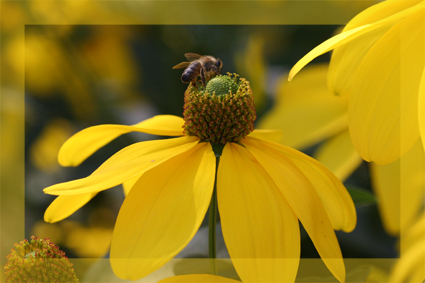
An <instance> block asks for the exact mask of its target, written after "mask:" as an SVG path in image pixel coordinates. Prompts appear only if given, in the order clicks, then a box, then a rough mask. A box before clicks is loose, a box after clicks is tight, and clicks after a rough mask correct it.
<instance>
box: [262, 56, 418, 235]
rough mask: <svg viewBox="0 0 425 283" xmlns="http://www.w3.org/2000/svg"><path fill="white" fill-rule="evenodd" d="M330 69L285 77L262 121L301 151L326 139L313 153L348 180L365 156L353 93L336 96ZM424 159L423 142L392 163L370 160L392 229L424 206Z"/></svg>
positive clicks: (314, 68) (381, 207) (381, 204)
mask: <svg viewBox="0 0 425 283" xmlns="http://www.w3.org/2000/svg"><path fill="white" fill-rule="evenodd" d="M327 73H328V65H327V64H316V65H312V66H309V67H307V68H306V69H305V70H304V72H302V73H300V74H299V75H298V76H297V77H296V78H294V80H293V81H292V82H290V83H288V82H287V76H282V78H281V79H280V81H279V83H278V86H277V101H276V105H275V107H274V108H273V109H272V110H271V111H270V112H269V113H268V114H267V115H266V116H264V118H263V119H262V120H261V121H260V123H259V127H260V128H269V129H279V130H282V131H284V134H283V135H282V137H281V138H280V139H278V140H277V142H279V143H281V144H284V145H287V146H290V147H294V148H296V149H299V150H304V149H306V148H308V147H310V146H313V145H315V144H317V143H319V142H322V144H320V145H319V146H318V147H317V150H316V151H315V153H314V154H313V157H315V159H317V160H318V161H319V162H320V163H322V164H323V165H325V166H326V167H327V168H328V169H329V170H331V171H332V172H333V173H334V174H335V175H336V176H337V177H338V178H339V179H340V180H341V181H345V179H346V178H347V177H349V176H350V175H351V173H353V171H354V170H355V169H356V168H357V167H358V166H359V165H360V164H361V161H362V159H361V157H360V156H359V155H358V153H357V152H356V150H355V148H354V147H353V144H352V142H351V139H350V135H349V131H348V118H347V112H348V101H349V96H342V97H340V96H334V95H332V93H331V92H330V91H329V89H328V88H327V86H326V76H327ZM424 162H425V155H424V151H423V150H422V145H421V143H420V141H417V143H416V144H415V145H414V146H413V147H412V148H411V149H410V150H409V151H408V152H407V153H406V154H405V155H404V156H403V157H401V158H400V159H399V160H397V161H394V162H392V163H390V164H386V165H378V164H376V163H373V162H371V163H370V169H371V171H370V172H371V178H372V183H373V189H374V192H375V193H376V195H377V196H378V199H379V202H378V207H379V210H380V213H381V216H382V220H383V224H384V227H385V228H386V230H387V232H389V233H391V234H397V233H398V232H399V231H400V229H403V228H405V227H408V225H410V224H411V221H412V220H413V219H414V218H415V217H416V216H417V214H418V211H419V210H420V208H421V207H422V205H423V196H424V188H425V178H424V172H425V168H424V166H425V165H424V164H425V163H424ZM400 200H401V201H400ZM400 211H403V213H400Z"/></svg>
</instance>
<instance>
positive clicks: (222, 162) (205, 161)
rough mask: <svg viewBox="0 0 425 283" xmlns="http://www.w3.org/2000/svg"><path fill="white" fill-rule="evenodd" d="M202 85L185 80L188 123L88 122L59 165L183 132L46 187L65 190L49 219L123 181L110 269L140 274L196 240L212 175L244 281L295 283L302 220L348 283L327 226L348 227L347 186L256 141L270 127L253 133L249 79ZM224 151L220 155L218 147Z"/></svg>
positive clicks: (295, 155) (293, 154)
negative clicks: (134, 139) (133, 136)
mask: <svg viewBox="0 0 425 283" xmlns="http://www.w3.org/2000/svg"><path fill="white" fill-rule="evenodd" d="M216 79H217V80H216ZM235 84H236V87H235ZM198 88H199V89H198ZM200 89H202V87H199V86H192V85H191V86H189V87H188V89H187V91H186V94H185V111H184V119H182V118H179V117H176V116H170V115H159V116H155V117H153V118H151V119H148V120H146V121H143V122H141V123H139V124H136V125H134V126H120V125H101V126H95V127H91V128H88V129H85V130H83V131H81V132H79V133H77V134H76V135H74V136H73V137H71V138H70V139H69V140H68V141H67V142H66V143H65V144H64V145H63V147H62V149H61V151H60V152H59V161H60V163H61V164H62V165H65V166H66V165H73V166H76V165H78V164H80V163H81V162H82V161H83V160H84V159H86V158H87V157H88V156H90V155H91V154H92V153H93V152H94V151H96V150H97V149H98V148H100V147H102V146H103V145H105V144H106V143H108V142H110V141H111V140H112V139H114V138H116V137H117V136H119V135H121V134H124V133H128V132H131V131H138V132H145V133H149V134H155V135H162V136H181V137H176V138H172V139H166V140H154V141H145V142H140V143H136V144H133V145H130V146H128V147H126V148H124V149H122V150H121V151H119V152H118V153H116V154H115V155H113V156H112V157H111V158H109V159H108V160H107V161H105V162H104V163H103V164H102V165H101V166H100V167H99V168H98V169H97V170H96V171H95V172H93V173H92V174H91V175H90V176H88V177H86V178H83V179H79V180H74V181H70V182H66V183H61V184H57V185H53V186H51V187H48V188H46V189H45V192H46V193H49V194H55V195H60V196H59V197H58V198H57V199H56V200H55V201H54V202H53V203H52V204H51V206H50V207H49V208H48V209H47V211H46V214H45V220H46V221H49V222H54V221H58V220H61V219H63V218H65V217H67V216H69V215H70V214H72V213H73V212H74V211H75V210H76V209H78V208H79V207H81V206H82V205H84V204H85V203H86V202H88V201H89V200H90V199H91V198H92V197H93V196H94V195H95V194H96V193H98V192H99V191H102V190H106V189H108V188H111V187H114V186H117V185H119V184H124V185H126V186H130V187H131V190H130V191H129V193H128V195H127V197H126V199H125V201H124V203H123V205H122V207H121V209H120V212H119V215H118V219H117V221H116V225H115V228H114V233H113V237H112V244H111V265H112V268H113V270H114V272H115V274H116V275H117V276H119V277H121V278H128V279H137V278H141V277H144V276H146V275H148V274H149V273H151V272H153V271H154V270H156V269H158V268H159V267H161V266H162V265H164V264H165V263H166V262H168V261H169V260H171V259H172V258H173V257H174V256H175V255H176V254H177V253H178V252H179V251H181V250H182V249H183V248H184V247H185V246H186V245H187V243H188V242H189V241H190V240H191V239H192V237H193V236H194V235H195V233H196V231H197V230H198V228H199V226H200V225H201V222H202V220H203V219H204V216H205V214H206V211H207V209H208V206H209V203H210V200H211V196H212V193H213V188H214V183H215V178H216V185H217V198H218V208H219V211H220V215H221V225H222V230H223V236H224V239H225V242H226V246H227V248H228V251H229V254H230V256H231V258H232V262H233V264H234V265H235V268H236V270H237V272H238V274H239V276H240V278H241V279H242V280H245V281H249V282H293V281H294V280H295V277H296V273H297V269H298V263H299V256H300V235H299V224H298V219H299V220H300V221H301V223H302V224H303V226H304V228H305V229H306V231H307V232H308V234H309V235H310V237H311V239H312V241H313V243H314V244H315V246H316V249H317V251H318V253H319V254H320V256H321V257H322V259H323V260H324V262H325V264H326V265H327V267H328V268H329V270H330V271H331V272H332V273H333V274H334V276H335V277H336V278H337V279H338V280H339V281H341V282H343V281H344V279H345V267H344V263H343V261H342V256H341V251H340V248H339V245H338V242H337V239H336V236H335V233H334V231H333V229H338V230H339V229H341V230H344V231H347V232H349V231H351V230H353V229H354V227H355V224H356V214H355V209H354V204H353V202H352V200H351V198H350V196H349V194H348V193H347V191H346V190H345V188H344V187H343V185H342V183H341V182H340V181H339V180H338V179H337V178H336V177H335V176H334V175H333V174H332V173H331V172H330V171H329V170H327V169H326V168H325V167H324V166H323V165H321V164H320V163H319V162H317V161H316V160H314V159H312V158H310V157H308V156H306V155H304V154H303V153H301V152H298V151H296V150H294V149H292V148H289V147H286V146H282V145H279V144H276V143H273V142H269V141H266V140H263V139H259V138H257V137H254V135H255V134H254V133H255V132H257V133H256V135H261V134H266V135H267V134H268V133H269V132H267V131H263V133H262V132H261V131H253V121H254V119H255V108H254V104H253V99H252V91H251V89H250V87H249V82H247V81H246V80H244V79H240V80H239V82H237V79H236V77H233V78H232V77H230V76H219V77H216V78H215V79H212V80H210V81H209V83H208V84H207V86H206V90H205V91H203V90H202V91H200ZM229 89H230V92H229ZM211 93H213V94H212V95H211ZM233 93H234V94H233ZM182 127H184V130H182ZM251 131H253V132H252V134H250V132H251ZM248 134H250V135H248ZM220 146H221V148H222V154H221V156H220V157H217V160H216V155H215V151H214V150H213V148H214V149H215V148H217V147H220ZM218 160H219V162H218ZM217 162H218V163H217ZM217 165H218V168H217V167H216V166H217Z"/></svg>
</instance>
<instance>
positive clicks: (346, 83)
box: [328, 0, 422, 96]
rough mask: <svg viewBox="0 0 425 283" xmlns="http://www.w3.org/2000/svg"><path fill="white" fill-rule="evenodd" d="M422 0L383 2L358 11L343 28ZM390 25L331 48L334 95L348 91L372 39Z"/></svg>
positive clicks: (388, 14) (331, 85)
mask: <svg viewBox="0 0 425 283" xmlns="http://www.w3.org/2000/svg"><path fill="white" fill-rule="evenodd" d="M421 2H422V0H417V1H383V2H381V3H379V4H376V5H374V6H372V7H370V8H368V9H366V10H365V11H363V12H361V13H360V14H358V15H357V16H356V17H354V18H353V19H352V20H350V22H349V23H348V24H347V25H346V26H345V28H344V30H343V32H344V31H347V30H350V29H353V28H356V27H359V26H362V25H366V24H371V23H374V22H376V21H379V20H382V19H385V18H387V17H390V16H392V15H394V14H397V13H399V12H400V11H402V10H405V9H407V8H410V7H412V6H414V5H416V4H418V3H421ZM391 26H392V25H384V26H382V27H380V28H377V29H375V30H372V31H370V32H368V33H365V34H363V35H362V36H359V37H358V38H356V39H354V40H352V41H350V42H349V43H347V44H344V45H342V46H340V47H338V48H336V49H335V50H334V52H333V53H332V58H331V63H330V66H329V76H328V85H329V87H330V89H331V91H332V92H333V93H335V94H338V95H341V96H344V95H348V94H349V93H350V91H351V86H352V85H353V83H354V78H355V73H356V71H357V70H358V68H359V66H360V64H361V62H362V60H363V57H364V56H365V55H366V54H367V52H368V51H369V49H370V48H371V47H372V46H373V45H374V44H375V42H376V41H377V40H378V39H379V38H380V37H381V36H382V35H383V34H384V33H385V32H387V31H388V30H389V29H390V28H391Z"/></svg>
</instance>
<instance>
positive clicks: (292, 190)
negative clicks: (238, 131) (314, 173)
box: [243, 138, 345, 282]
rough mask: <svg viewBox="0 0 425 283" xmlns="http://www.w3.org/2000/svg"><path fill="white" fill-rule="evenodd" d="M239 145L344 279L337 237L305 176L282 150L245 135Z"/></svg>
mask: <svg viewBox="0 0 425 283" xmlns="http://www.w3.org/2000/svg"><path fill="white" fill-rule="evenodd" d="M243 145H244V146H245V147H246V149H247V150H248V151H249V152H250V153H251V154H252V155H253V156H254V157H255V159H256V160H257V161H258V162H259V163H260V165H261V166H262V167H263V168H264V169H265V170H266V171H267V173H268V174H269V175H270V177H271V178H272V179H273V181H274V183H275V184H276V185H277V187H278V188H279V189H280V192H281V193H282V195H283V196H284V198H285V199H286V201H287V202H288V203H289V206H290V207H291V208H292V210H293V211H294V212H295V214H296V215H297V217H298V218H299V219H300V221H301V223H302V224H303V226H304V228H305V230H306V231H307V233H308V234H309V236H310V238H311V240H312V241H313V243H314V245H315V247H316V249H317V251H318V253H319V254H320V256H321V257H322V259H323V261H324V262H325V264H326V266H327V267H328V268H329V270H330V271H331V272H332V274H334V275H335V277H336V278H337V279H338V280H339V281H340V282H344V281H345V267H344V262H343V260H342V255H341V250H340V248H339V244H338V240H337V238H336V236H335V232H334V230H333V228H332V224H331V222H330V219H329V216H328V214H327V212H326V210H325V208H324V206H323V204H322V202H321V200H320V198H319V196H318V195H317V192H316V191H315V189H314V188H313V186H312V183H313V182H316V179H308V177H306V176H305V175H304V174H303V172H302V171H301V170H300V168H298V167H297V166H296V165H295V164H294V163H293V162H292V161H291V160H290V159H289V158H288V157H287V156H286V154H285V153H283V152H282V151H279V150H276V149H274V148H272V147H270V146H268V144H266V143H263V142H261V141H260V140H255V139H252V138H247V139H245V140H243Z"/></svg>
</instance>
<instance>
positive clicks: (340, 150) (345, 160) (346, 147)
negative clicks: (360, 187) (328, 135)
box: [314, 129, 363, 181]
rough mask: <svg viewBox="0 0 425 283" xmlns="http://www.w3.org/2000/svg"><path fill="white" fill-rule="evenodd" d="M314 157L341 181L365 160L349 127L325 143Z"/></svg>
mask: <svg viewBox="0 0 425 283" xmlns="http://www.w3.org/2000/svg"><path fill="white" fill-rule="evenodd" d="M314 158H315V159H316V160H317V161H319V162H320V163H322V164H323V165H325V167H326V168H328V169H329V170H331V172H332V173H334V174H335V176H337V177H338V179H340V180H341V181H345V179H346V178H347V177H348V176H350V175H351V173H353V171H354V170H355V169H356V168H357V167H359V165H360V164H361V163H362V161H363V159H362V158H361V157H360V155H359V154H358V153H357V151H356V149H355V148H354V146H353V143H352V142H351V138H350V133H349V132H348V129H347V130H345V131H343V132H342V133H340V134H338V135H336V136H335V137H333V138H332V139H330V140H328V141H326V142H325V143H323V145H321V146H320V147H319V148H318V150H317V151H316V152H315V154H314Z"/></svg>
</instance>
